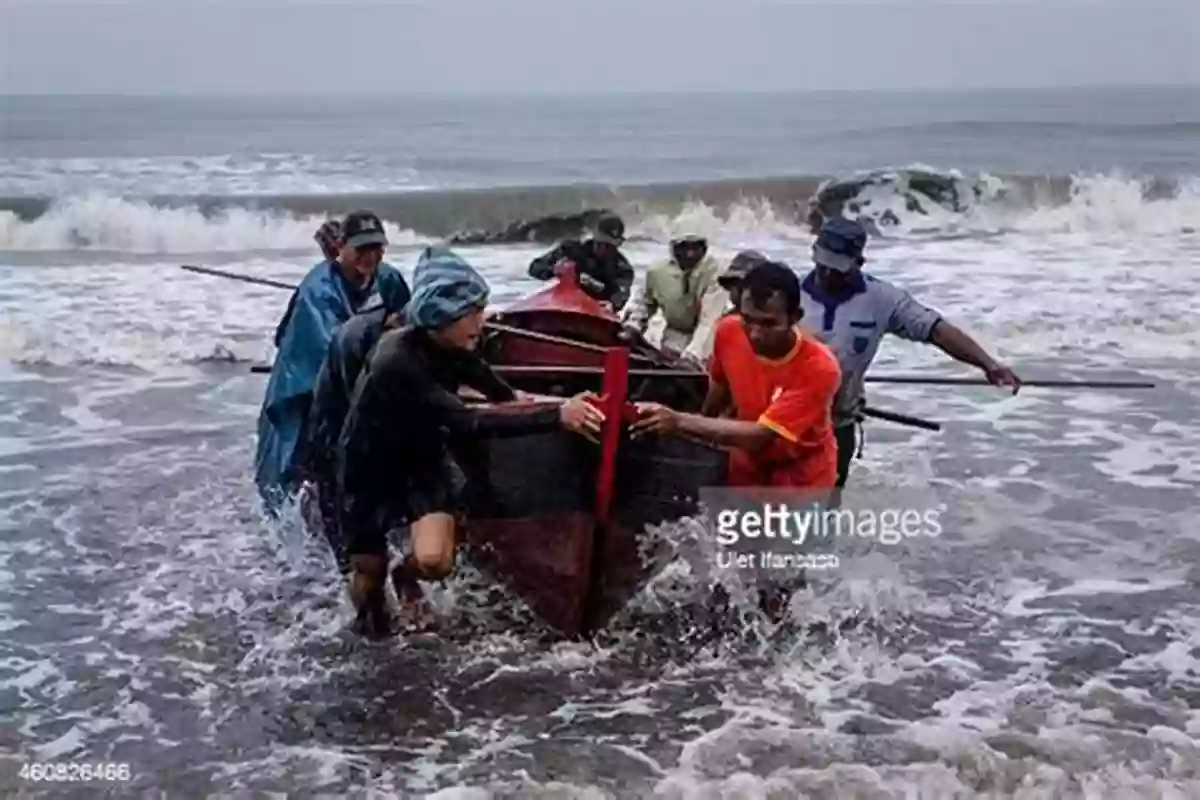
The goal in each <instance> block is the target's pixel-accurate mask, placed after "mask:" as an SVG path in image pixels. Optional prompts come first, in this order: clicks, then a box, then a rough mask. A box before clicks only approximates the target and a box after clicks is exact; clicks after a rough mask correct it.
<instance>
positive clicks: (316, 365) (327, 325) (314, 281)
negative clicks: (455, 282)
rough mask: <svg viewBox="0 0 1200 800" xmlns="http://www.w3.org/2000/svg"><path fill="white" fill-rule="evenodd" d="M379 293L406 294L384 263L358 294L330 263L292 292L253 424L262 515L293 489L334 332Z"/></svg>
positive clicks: (397, 276)
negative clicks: (299, 450) (263, 507)
mask: <svg viewBox="0 0 1200 800" xmlns="http://www.w3.org/2000/svg"><path fill="white" fill-rule="evenodd" d="M385 292H387V293H400V294H402V295H404V296H407V295H409V294H410V292H409V289H408V284H407V283H405V281H404V277H403V276H402V275H401V274H400V272H399V271H398V270H397V269H396V268H395V267H393V266H391V265H390V264H386V263H385V264H380V265H379V269H378V272H377V273H376V275H375V279H374V280H373V281H372V282H371V285H370V287H369V288H368V289H367V290H366V291H362V290H358V289H356V287H354V286H353V285H352V284H351V283H350V282H349V281H348V280H346V278H345V277H343V276H342V274H341V271H340V270H339V269H338V266H337V264H336V263H334V262H330V261H322V262H321V263H320V264H317V265H316V266H315V267H313V268H312V270H310V271H309V273H308V275H306V276H305V278H304V280H303V281H301V283H300V286H299V287H298V288H297V289H296V293H295V295H294V301H295V302H294V304H293V307H292V314H291V317H290V319H289V320H288V321H287V325H286V328H285V329H284V330H283V332H282V333H283V335H282V336H281V337H280V339H279V349H278V351H277V352H276V354H275V363H274V364H273V365H272V367H271V378H270V381H269V382H268V384H267V391H266V396H265V397H264V399H263V406H262V412H261V413H260V415H259V420H258V451H257V453H256V456H255V470H254V481H255V483H256V484H257V486H258V490H259V494H261V495H262V497H263V500H264V502H265V503H266V506H267V510H268V511H270V512H274V511H275V510H277V509H278V507H279V504H280V503H281V502H282V500H283V498H284V497H286V496H287V494H289V493H290V492H291V491H293V490H294V489H295V488H296V487H295V485H294V484H295V483H296V480H297V477H298V476H297V475H296V455H297V448H298V445H299V444H300V440H301V436H302V434H303V431H304V427H305V421H306V419H307V416H308V412H309V407H310V404H311V402H312V393H313V389H314V388H315V386H316V382H317V374H318V373H319V372H320V370H321V365H322V364H323V363H324V362H325V358H326V355H327V354H328V352H329V344H330V342H331V341H332V339H333V336H334V332H335V331H336V330H337V328H338V326H340V325H341V324H342V323H344V322H346V321H347V320H349V319H350V318H351V317H352V316H353V315H354V314H355V313H357V312H358V311H360V310H362V309H364V308H369V307H372V306H375V305H379V304H380V300H379V295H380V294H382V293H385Z"/></svg>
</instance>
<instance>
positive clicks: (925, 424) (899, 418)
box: [862, 406, 942, 431]
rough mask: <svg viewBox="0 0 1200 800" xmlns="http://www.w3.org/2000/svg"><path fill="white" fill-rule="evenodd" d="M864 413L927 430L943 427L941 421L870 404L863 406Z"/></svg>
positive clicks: (936, 429)
mask: <svg viewBox="0 0 1200 800" xmlns="http://www.w3.org/2000/svg"><path fill="white" fill-rule="evenodd" d="M862 415H863V416H864V417H872V418H874V419H882V420H887V421H888V422H895V423H896V424H897V425H907V426H908V427H910V428H922V429H924V430H927V431H940V430H941V429H942V425H941V423H940V422H930V421H929V420H927V419H921V418H920V417H910V416H909V415H907V414H897V413H896V412H895V411H884V410H883V409H881V408H871V407H870V406H867V407H865V408H863V410H862Z"/></svg>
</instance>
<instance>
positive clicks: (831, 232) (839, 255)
mask: <svg viewBox="0 0 1200 800" xmlns="http://www.w3.org/2000/svg"><path fill="white" fill-rule="evenodd" d="M866 246H867V229H866V228H864V227H863V226H862V224H861V223H859V222H855V221H854V220H851V219H846V218H845V217H834V218H833V219H831V220H829V221H828V222H826V223H825V224H824V225H823V226H821V232H820V233H819V234H818V235H817V241H815V242H814V243H813V261H814V262H816V264H817V266H819V267H826V268H828V269H831V270H834V271H835V272H851V271H853V270H856V269H858V268H859V267H860V266H861V265H862V257H863V250H864V249H865V248H866Z"/></svg>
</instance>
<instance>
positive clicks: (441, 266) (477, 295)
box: [407, 247, 491, 329]
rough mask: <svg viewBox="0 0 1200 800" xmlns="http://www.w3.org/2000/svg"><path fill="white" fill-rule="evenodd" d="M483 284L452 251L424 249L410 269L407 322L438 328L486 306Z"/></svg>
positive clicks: (485, 291) (469, 266)
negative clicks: (411, 285) (410, 295)
mask: <svg viewBox="0 0 1200 800" xmlns="http://www.w3.org/2000/svg"><path fill="white" fill-rule="evenodd" d="M490 291H491V290H490V289H489V288H488V284H487V281H486V280H484V279H483V276H482V275H480V274H479V273H478V272H476V271H475V268H474V267H472V266H471V265H470V264H468V263H467V262H466V261H464V260H463V259H462V258H461V257H460V256H459V255H458V254H457V253H455V252H454V251H453V250H449V249H447V248H445V247H427V248H426V249H425V252H424V253H422V254H421V258H420V260H419V261H418V262H417V267H416V269H415V270H413V293H412V299H411V300H409V301H408V308H407V317H408V323H409V324H410V325H413V326H415V327H417V328H435V329H436V328H442V327H445V326H446V325H449V324H450V323H452V322H454V321H455V320H457V319H461V318H462V317H464V316H466V315H467V314H468V313H469V312H470V311H471V310H472V309H475V308H479V307H482V306H483V305H485V304H486V303H487V299H488V294H489V293H490Z"/></svg>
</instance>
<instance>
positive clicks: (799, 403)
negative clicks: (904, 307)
mask: <svg viewBox="0 0 1200 800" xmlns="http://www.w3.org/2000/svg"><path fill="white" fill-rule="evenodd" d="M796 334H797V339H796V346H795V347H793V348H792V351H791V352H790V353H788V354H787V355H786V356H784V357H783V358H780V359H767V358H762V357H761V356H759V355H757V354H755V352H754V348H753V347H752V346H751V344H750V339H749V338H748V337H747V336H746V330H745V328H744V327H743V326H742V320H741V317H728V318H726V319H724V320H721V322H720V323H719V324H718V325H717V330H716V332H715V334H714V340H713V355H712V361H711V362H710V374H711V376H712V379H713V380H714V381H720V382H722V383H725V384H727V385H728V386H729V390H730V393H731V394H732V395H733V405H734V408H735V410H736V413H737V418H738V419H740V420H744V421H748V422H758V423H759V424H761V425H765V426H766V427H768V428H770V429H771V430H772V431H774V432H775V433H777V434H779V436H778V438H777V439H776V440H775V441H774V442H773V443H772V444H771V445H769V446H768V447H767V448H766V449H764V450H762V451H760V452H759V453H757V454H755V455H751V454H750V453H748V452H746V451H744V450H738V449H736V448H735V449H734V450H733V451H732V455H731V459H730V465H729V466H730V474H729V483H730V485H732V486H775V487H797V488H814V489H826V488H832V487H833V486H834V484H836V483H837V442H836V440H835V439H834V435H833V410H832V409H833V399H834V395H836V394H837V390H838V386H839V385H840V384H841V380H842V373H841V369H840V368H839V367H838V362H837V358H836V357H835V356H834V355H833V353H832V352H830V350H829V348H827V347H826V346H825V345H823V344H821V343H820V342H819V341H817V340H816V339H814V338H811V337H810V336H808V335H806V334H804V333H803V332H802V331H800V329H797V331H796Z"/></svg>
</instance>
